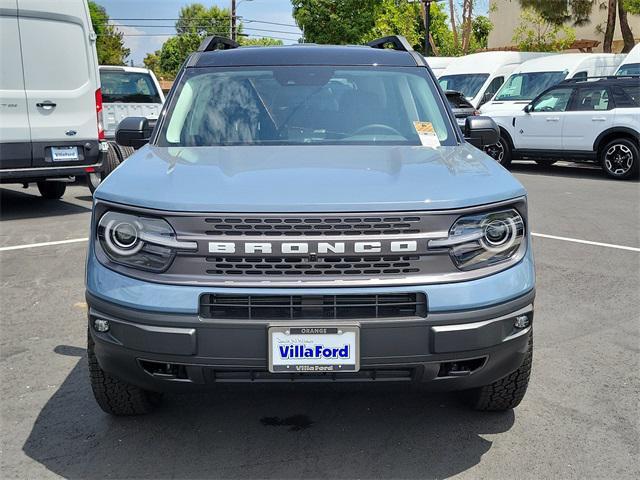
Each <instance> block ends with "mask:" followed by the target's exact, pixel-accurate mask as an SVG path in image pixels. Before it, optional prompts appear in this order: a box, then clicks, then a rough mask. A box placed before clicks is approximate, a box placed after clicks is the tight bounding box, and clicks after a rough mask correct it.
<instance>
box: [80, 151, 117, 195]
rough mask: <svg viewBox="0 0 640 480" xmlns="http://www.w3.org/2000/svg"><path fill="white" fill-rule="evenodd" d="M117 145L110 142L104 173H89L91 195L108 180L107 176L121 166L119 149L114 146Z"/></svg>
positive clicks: (88, 181) (88, 180)
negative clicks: (101, 183) (103, 181)
mask: <svg viewBox="0 0 640 480" xmlns="http://www.w3.org/2000/svg"><path fill="white" fill-rule="evenodd" d="M114 145H115V143H112V142H109V148H108V149H107V153H106V155H105V156H104V164H103V166H102V167H103V168H102V172H91V173H87V186H88V187H89V190H91V193H92V194H93V192H95V191H96V188H98V185H100V182H102V180H104V179H105V178H107V176H108V175H109V174H110V173H111V172H112V171H113V170H115V168H116V167H117V166H118V165H120V157H119V156H118V151H117V150H116V148H117V147H115V146H114Z"/></svg>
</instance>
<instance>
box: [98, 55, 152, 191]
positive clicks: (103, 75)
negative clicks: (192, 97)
mask: <svg viewBox="0 0 640 480" xmlns="http://www.w3.org/2000/svg"><path fill="white" fill-rule="evenodd" d="M100 84H101V85H102V106H103V107H102V108H103V116H104V130H105V136H106V138H107V140H108V141H109V150H108V151H107V155H106V158H105V165H104V169H103V171H102V172H100V173H98V172H92V173H89V174H88V178H87V183H88V185H89V188H90V189H91V191H92V192H93V191H94V190H95V189H96V187H97V186H98V185H99V184H100V182H101V181H102V179H103V178H105V177H106V176H107V175H109V173H111V172H112V171H113V169H114V168H116V167H117V166H118V164H119V163H120V162H122V161H123V160H125V159H126V158H127V157H128V156H129V155H131V154H132V153H133V149H132V148H131V147H126V146H123V145H118V143H117V142H116V140H115V135H116V128H117V127H118V124H119V123H120V121H121V120H122V119H124V118H127V117H145V118H147V119H149V120H150V121H151V122H155V121H156V120H157V119H158V115H160V110H162V105H163V104H164V94H163V93H162V89H161V88H160V83H158V80H157V78H156V76H155V75H154V74H153V72H152V71H151V70H148V69H146V68H138V67H121V66H110V65H101V66H100Z"/></svg>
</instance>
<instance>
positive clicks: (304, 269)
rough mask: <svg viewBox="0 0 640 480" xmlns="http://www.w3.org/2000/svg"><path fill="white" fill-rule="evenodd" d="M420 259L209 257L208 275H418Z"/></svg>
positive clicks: (400, 257)
mask: <svg viewBox="0 0 640 480" xmlns="http://www.w3.org/2000/svg"><path fill="white" fill-rule="evenodd" d="M419 260H420V256H419V255H385V256H378V257H373V256H361V257H353V256H349V257H321V258H318V259H317V260H316V261H314V262H311V263H310V262H309V261H308V260H307V259H306V258H302V257H207V259H206V261H207V262H209V263H210V264H211V265H210V268H207V270H206V271H207V274H208V275H281V276H283V275H305V276H313V275H400V274H409V273H417V272H419V271H420V269H419V268H418V267H417V266H416V265H415V262H417V261H419Z"/></svg>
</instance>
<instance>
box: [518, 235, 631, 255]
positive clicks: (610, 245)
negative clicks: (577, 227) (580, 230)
mask: <svg viewBox="0 0 640 480" xmlns="http://www.w3.org/2000/svg"><path fill="white" fill-rule="evenodd" d="M531 235H532V236H533V237H540V238H550V239H552V240H561V241H563V242H572V243H582V244H584V245H595V246H596V247H606V248H616V249H618V250H628V251H630V252H640V248H637V247H627V246H626V245H615V244H613V243H602V242H592V241H590V240H580V239H579V238H569V237H556V236H555V235H546V234H544V233H531Z"/></svg>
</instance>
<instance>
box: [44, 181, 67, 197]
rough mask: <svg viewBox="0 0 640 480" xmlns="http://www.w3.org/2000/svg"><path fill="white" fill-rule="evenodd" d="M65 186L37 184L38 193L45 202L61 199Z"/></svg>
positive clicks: (48, 183) (58, 183)
mask: <svg viewBox="0 0 640 480" xmlns="http://www.w3.org/2000/svg"><path fill="white" fill-rule="evenodd" d="M66 189H67V185H66V184H65V183H63V182H44V181H43V182H38V191H39V192H40V195H42V197H43V198H46V199H47V200H58V199H59V198H62V196H63V195H64V192H65V190H66Z"/></svg>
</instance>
